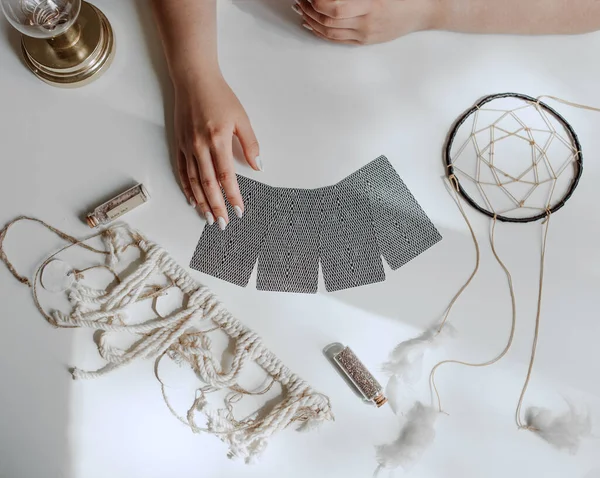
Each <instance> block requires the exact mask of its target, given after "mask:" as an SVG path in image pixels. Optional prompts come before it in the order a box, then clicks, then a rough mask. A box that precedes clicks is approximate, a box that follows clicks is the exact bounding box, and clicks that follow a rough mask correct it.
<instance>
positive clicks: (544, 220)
mask: <svg viewBox="0 0 600 478" xmlns="http://www.w3.org/2000/svg"><path fill="white" fill-rule="evenodd" d="M547 98H551V99H553V100H556V101H559V102H562V103H565V104H568V105H570V106H574V107H579V108H584V109H589V110H593V111H600V110H597V109H595V108H591V107H587V106H583V105H578V104H574V103H569V102H566V101H564V100H560V99H558V98H555V97H547ZM444 163H445V167H446V176H447V179H448V183H449V190H450V192H451V194H452V195H453V198H454V200H455V202H456V204H457V206H458V207H459V210H460V212H461V214H462V216H463V218H464V219H465V222H466V224H467V226H468V228H469V231H470V233H471V236H472V239H473V243H474V246H475V252H476V260H475V267H474V269H473V271H472V273H471V275H470V276H469V278H468V280H467V281H466V282H465V284H464V285H463V286H462V287H461V288H460V290H459V291H458V293H457V294H456V295H455V296H454V298H453V299H452V300H451V302H450V304H449V306H448V308H447V309H446V311H445V313H444V314H443V317H442V319H441V321H440V322H438V323H436V324H435V325H434V326H432V327H430V328H429V329H428V330H425V332H423V333H422V334H421V335H420V336H418V337H415V338H412V339H410V340H407V341H405V342H402V343H400V344H399V345H398V346H397V347H396V348H395V349H394V350H393V351H392V352H391V354H390V357H389V359H388V362H386V363H385V364H384V366H383V369H384V371H386V372H387V373H388V375H389V376H390V379H389V382H388V385H387V388H386V395H387V397H388V399H389V402H390V405H391V406H392V408H393V409H394V411H395V412H396V413H398V412H400V404H399V403H398V401H399V400H398V397H399V396H400V395H401V391H400V388H401V387H402V386H403V385H406V384H411V383H414V382H415V381H416V378H418V376H419V374H418V370H417V369H418V368H419V366H420V364H421V362H422V359H423V357H424V355H425V354H426V352H427V351H428V350H429V349H431V348H433V347H434V346H437V345H438V344H439V343H440V342H441V339H443V338H445V337H447V336H448V335H450V334H449V332H451V331H452V327H451V325H450V324H449V317H450V313H451V311H452V307H453V306H454V304H455V303H456V302H457V300H458V299H459V297H460V296H461V295H462V293H463V292H464V291H465V290H466V288H467V287H468V286H469V284H470V283H471V281H472V280H473V279H474V277H475V275H476V274H477V271H478V269H479V265H480V258H481V256H480V246H479V242H478V240H477V236H476V234H475V232H474V230H473V227H472V226H471V223H470V221H469V218H468V214H467V211H465V209H464V208H463V205H462V202H463V201H465V202H467V203H468V204H469V205H470V206H472V207H473V208H474V209H476V210H477V211H479V212H481V213H483V214H485V215H486V216H488V217H490V218H491V220H492V223H491V229H490V244H491V249H492V253H493V256H494V258H495V260H496V261H497V262H498V265H499V266H500V267H501V268H502V270H503V271H504V273H505V275H506V279H507V284H508V289H509V292H510V299H511V306H512V307H511V309H512V313H511V315H512V318H511V327H510V332H509V334H508V339H507V341H506V344H505V346H504V348H503V349H502V350H501V351H500V353H498V354H497V355H496V356H494V357H493V358H491V359H490V360H487V361H484V362H479V363H474V362H465V361H462V360H455V359H452V360H444V361H442V362H439V363H438V364H436V365H435V366H434V367H433V368H432V370H431V372H430V375H429V381H430V386H431V389H432V391H433V392H434V406H431V407H427V406H424V405H422V404H421V403H419V402H417V403H416V405H415V406H414V407H413V408H412V410H410V412H408V413H407V414H406V415H405V424H404V426H403V428H402V431H401V434H400V437H399V438H398V440H396V441H395V442H394V443H391V444H388V445H383V446H380V447H378V450H377V451H378V454H377V457H378V462H379V468H378V470H380V469H384V468H388V469H389V468H395V467H397V466H403V467H404V468H408V467H409V466H411V465H412V464H413V463H414V462H415V461H416V460H418V458H419V457H420V455H421V454H422V452H423V451H424V450H425V448H426V447H427V446H428V445H429V444H430V443H431V442H432V441H433V438H434V436H435V430H434V423H435V420H436V418H437V416H438V415H439V412H442V411H443V409H442V401H441V397H440V393H439V390H438V388H437V386H436V383H435V376H436V372H437V371H438V370H439V368H440V367H442V366H443V365H446V364H458V365H465V366H469V367H486V366H489V365H493V364H495V363H497V362H498V361H500V360H501V359H502V358H503V357H504V356H505V355H506V354H507V353H508V351H509V350H510V348H511V346H512V343H513V339H514V336H515V330H516V320H517V314H516V311H517V303H516V295H515V288H514V286H513V280H512V276H511V273H510V271H509V269H508V268H507V266H506V265H505V264H504V262H503V261H502V260H501V258H500V256H499V254H498V251H497V248H496V244H495V231H496V225H497V223H498V222H507V223H521V224H523V223H534V222H536V221H541V224H542V247H541V256H540V273H539V289H538V299H537V312H536V317H535V332H534V337H533V341H532V346H531V355H530V360H529V365H528V368H527V373H526V376H525V378H524V384H523V387H522V390H521V394H520V396H519V399H518V402H517V407H516V411H515V421H516V423H517V426H518V428H519V429H527V430H530V431H532V432H534V433H536V434H538V435H539V436H540V437H542V438H543V439H545V440H546V441H548V442H550V443H551V444H553V445H555V446H556V447H558V448H561V449H568V450H570V451H571V452H575V451H576V450H577V448H578V445H579V443H580V441H581V439H582V438H583V437H585V436H588V435H590V434H591V421H590V417H589V413H588V412H587V411H586V410H584V411H581V410H578V409H577V408H576V407H574V406H573V405H571V404H569V410H568V411H567V412H566V413H563V414H558V415H557V414H554V413H553V412H552V411H550V410H548V409H544V408H537V407H530V408H528V409H527V410H526V411H525V412H523V411H522V408H523V404H524V402H525V395H526V392H527V389H528V386H529V383H530V380H531V376H532V371H533V366H534V362H535V357H536V350H537V346H538V337H539V331H540V325H541V310H542V303H543V300H542V299H543V285H544V262H545V256H546V250H547V237H548V229H549V225H550V218H551V216H552V215H553V214H555V213H556V212H557V211H559V210H560V209H561V208H562V207H563V206H564V205H565V204H566V202H567V201H568V200H569V199H570V198H571V197H572V196H573V193H574V192H575V190H576V188H577V185H578V184H579V180H580V178H581V175H582V173H583V154H582V152H581V145H580V143H579V139H578V137H577V134H576V133H575V131H574V129H573V128H572V127H571V125H570V124H569V123H568V122H567V121H566V120H565V119H564V117H563V116H561V115H560V114H559V113H558V112H557V111H556V110H554V109H553V108H551V107H550V106H548V105H547V104H545V103H543V102H542V101H540V98H533V97H531V96H527V95H523V94H518V93H503V94H495V95H490V96H486V97H485V98H483V99H481V100H480V101H479V102H477V103H476V104H475V105H474V106H473V107H472V108H470V109H468V110H467V111H466V112H465V113H464V114H463V115H461V116H460V117H459V119H458V120H457V121H456V122H455V124H454V125H453V127H452V129H451V131H450V133H449V135H448V139H447V142H446V147H445V150H444ZM436 402H437V403H436Z"/></svg>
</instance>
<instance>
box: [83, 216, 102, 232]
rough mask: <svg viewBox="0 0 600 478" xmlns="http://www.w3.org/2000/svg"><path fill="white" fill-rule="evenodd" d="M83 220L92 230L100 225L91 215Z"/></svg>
mask: <svg viewBox="0 0 600 478" xmlns="http://www.w3.org/2000/svg"><path fill="white" fill-rule="evenodd" d="M85 219H86V221H87V224H88V226H90V227H91V228H92V229H93V228H95V227H98V224H100V223H99V222H98V219H96V216H94V215H93V214H88V215H87V217H86V218H85Z"/></svg>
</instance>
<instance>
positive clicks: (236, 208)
mask: <svg viewBox="0 0 600 478" xmlns="http://www.w3.org/2000/svg"><path fill="white" fill-rule="evenodd" d="M233 210H234V211H235V215H236V216H237V217H239V218H240V219H241V218H242V216H243V215H244V211H242V208H241V207H239V206H233Z"/></svg>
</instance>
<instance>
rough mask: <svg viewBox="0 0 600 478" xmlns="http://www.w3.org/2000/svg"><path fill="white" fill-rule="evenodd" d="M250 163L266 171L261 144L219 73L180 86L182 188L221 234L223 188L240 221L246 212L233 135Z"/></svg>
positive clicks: (177, 130)
mask: <svg viewBox="0 0 600 478" xmlns="http://www.w3.org/2000/svg"><path fill="white" fill-rule="evenodd" d="M234 135H235V136H237V138H238V139H239V141H240V144H241V145H242V149H243V151H244V156H245V159H246V161H247V162H248V164H250V166H251V167H252V168H253V169H255V170H257V171H262V162H261V161H260V158H259V157H258V153H259V146H258V141H257V140H256V136H255V135H254V131H253V130H252V126H251V125H250V120H249V119H248V116H247V115H246V112H245V110H244V108H243V106H242V105H241V104H240V102H239V100H238V99H237V97H236V96H235V94H234V93H233V91H232V90H231V88H230V87H229V85H228V84H227V82H226V81H225V79H224V78H223V77H222V76H221V75H220V74H215V75H208V76H207V75H204V76H203V77H202V78H200V79H198V78H195V79H193V81H192V80H191V79H186V81H182V82H175V141H176V145H177V166H178V172H179V179H180V181H181V187H182V189H183V193H184V194H185V196H186V198H187V199H188V202H189V203H190V205H191V206H192V207H197V208H198V209H200V211H201V212H202V214H203V215H204V217H205V218H206V221H207V222H208V224H209V225H212V224H213V223H214V222H215V219H216V221H217V223H218V225H219V228H220V229H221V230H223V229H225V228H226V227H227V224H228V223H229V216H228V214H227V208H226V206H225V200H224V198H223V194H222V191H221V186H222V187H223V190H224V191H225V194H226V196H227V199H228V200H229V203H230V204H231V205H232V206H233V208H234V210H235V213H236V215H237V216H238V217H242V214H243V213H244V202H243V200H242V196H241V194H240V190H239V187H238V183H237V178H236V175H235V169H234V159H233V145H232V141H233V136H234Z"/></svg>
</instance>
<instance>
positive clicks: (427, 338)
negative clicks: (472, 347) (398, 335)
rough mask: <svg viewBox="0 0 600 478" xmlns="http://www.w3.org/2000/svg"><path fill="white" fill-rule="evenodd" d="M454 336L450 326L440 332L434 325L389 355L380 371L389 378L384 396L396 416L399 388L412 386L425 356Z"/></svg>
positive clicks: (452, 328) (420, 372) (453, 330)
mask: <svg viewBox="0 0 600 478" xmlns="http://www.w3.org/2000/svg"><path fill="white" fill-rule="evenodd" d="M438 331H439V332H438ZM454 334H455V329H454V327H452V326H451V325H450V324H448V323H446V324H444V326H443V327H442V329H441V330H440V325H439V324H436V325H435V326H432V327H430V328H428V329H426V330H425V331H424V332H423V333H422V334H421V335H419V336H418V337H415V338H412V339H409V340H406V341H404V342H402V343H400V344H398V345H397V346H396V347H395V348H394V350H393V351H392V352H391V353H390V356H389V359H388V361H387V362H385V363H384V364H383V366H382V369H383V371H384V372H385V373H387V374H388V375H389V376H390V379H389V381H388V384H387V386H386V396H387V398H388V403H389V404H390V407H391V408H392V410H393V411H394V413H396V414H398V413H399V410H400V403H399V402H400V397H401V396H402V393H401V386H402V385H403V384H409V385H410V384H414V383H416V382H417V381H418V380H419V379H420V378H421V375H422V372H423V358H424V357H425V354H426V353H427V352H428V351H429V350H432V349H434V348H436V347H438V346H439V345H440V344H441V343H442V342H443V341H444V340H445V339H446V338H448V337H452V336H454Z"/></svg>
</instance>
